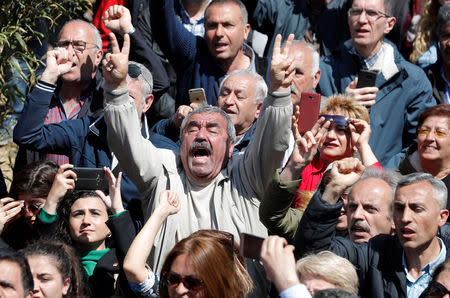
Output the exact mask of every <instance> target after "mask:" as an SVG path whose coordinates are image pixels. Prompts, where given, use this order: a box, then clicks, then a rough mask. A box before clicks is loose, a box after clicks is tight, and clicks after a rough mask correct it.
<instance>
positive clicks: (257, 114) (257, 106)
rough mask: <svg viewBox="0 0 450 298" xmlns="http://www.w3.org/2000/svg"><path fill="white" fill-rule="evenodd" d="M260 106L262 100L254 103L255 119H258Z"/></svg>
mask: <svg viewBox="0 0 450 298" xmlns="http://www.w3.org/2000/svg"><path fill="white" fill-rule="evenodd" d="M261 106H262V102H260V103H258V104H257V105H256V112H255V120H256V119H258V117H259V113H261Z"/></svg>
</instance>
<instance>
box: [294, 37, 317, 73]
mask: <svg viewBox="0 0 450 298" xmlns="http://www.w3.org/2000/svg"><path fill="white" fill-rule="evenodd" d="M292 45H303V46H305V47H307V48H308V49H310V50H311V55H312V69H311V76H312V77H313V78H314V76H315V75H316V73H317V72H318V71H319V65H320V54H319V52H318V51H317V50H316V48H315V47H314V46H313V45H312V44H311V43H309V42H306V41H303V40H293V41H292Z"/></svg>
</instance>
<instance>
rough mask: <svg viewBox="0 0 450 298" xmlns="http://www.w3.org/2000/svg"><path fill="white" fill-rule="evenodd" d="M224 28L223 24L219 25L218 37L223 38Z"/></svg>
mask: <svg viewBox="0 0 450 298" xmlns="http://www.w3.org/2000/svg"><path fill="white" fill-rule="evenodd" d="M224 29H225V28H224V27H223V26H222V25H221V24H218V25H217V29H216V35H217V36H223V34H224Z"/></svg>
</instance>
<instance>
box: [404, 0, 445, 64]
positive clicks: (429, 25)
mask: <svg viewBox="0 0 450 298" xmlns="http://www.w3.org/2000/svg"><path fill="white" fill-rule="evenodd" d="M439 7H440V4H439V0H425V1H424V3H423V4H422V16H421V17H420V20H419V23H417V28H416V32H417V36H416V39H415V40H414V42H413V50H412V52H411V55H410V56H409V60H410V61H411V62H412V63H417V60H419V57H420V56H421V55H422V54H423V53H425V51H426V50H428V48H429V47H430V45H431V43H432V42H433V40H434V39H435V33H436V26H437V15H438V11H439Z"/></svg>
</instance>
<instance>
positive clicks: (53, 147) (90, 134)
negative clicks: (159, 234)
mask: <svg viewBox="0 0 450 298" xmlns="http://www.w3.org/2000/svg"><path fill="white" fill-rule="evenodd" d="M67 52H68V50H67V49H64V48H59V49H56V50H52V51H49V54H48V55H49V57H50V58H48V59H52V58H51V57H54V58H53V59H54V60H55V63H54V64H50V63H49V62H47V65H48V66H47V69H48V70H52V72H53V73H59V74H64V73H65V72H66V71H68V70H69V69H70V68H71V67H72V64H73V62H72V59H71V56H70V55H69V56H68V55H67ZM158 67H159V68H160V69H162V68H163V66H162V64H161V62H160V61H159V60H154V65H153V69H157V68H158ZM51 82H52V81H51V80H49V79H48V77H47V76H44V75H43V76H42V78H41V80H40V81H39V82H38V86H45V88H44V89H43V88H35V89H34V90H33V91H32V92H31V93H30V94H29V95H28V98H27V101H26V103H25V108H24V110H23V112H22V115H21V117H20V119H19V122H18V123H17V125H16V127H15V129H14V141H15V142H16V143H17V144H19V145H21V146H23V147H24V148H29V149H32V150H39V151H46V152H51V153H64V154H66V155H68V157H69V162H70V163H71V164H73V165H74V166H76V167H90V168H101V167H104V166H106V167H110V168H111V169H113V171H114V169H115V168H116V166H117V165H118V163H117V159H115V158H113V156H112V155H111V153H112V152H111V150H110V149H109V147H108V144H107V141H106V134H107V131H106V126H105V123H104V119H103V115H100V116H97V117H90V116H83V117H81V118H80V119H75V120H70V121H62V122H60V123H54V124H45V119H46V115H47V108H48V105H49V103H50V101H51V99H52V96H53V92H54V90H55V88H56V86H55V85H52V84H51ZM127 83H128V88H129V90H130V96H131V97H132V98H133V100H134V104H135V106H136V110H137V114H135V117H136V119H139V124H140V126H139V127H140V128H141V130H140V131H141V134H142V136H143V137H144V138H146V139H151V140H153V141H155V142H157V143H158V144H159V145H158V146H160V147H161V148H166V149H171V150H177V146H176V145H175V144H174V143H173V142H172V141H171V140H169V139H167V138H165V137H163V136H161V135H158V134H154V133H151V132H150V129H149V127H148V125H147V120H146V117H145V112H146V111H147V110H148V109H149V108H150V106H151V104H152V102H153V95H152V87H153V79H152V74H151V73H150V71H149V70H148V69H146V68H145V67H144V66H143V65H142V64H139V63H136V62H130V67H129V70H128V77H127ZM118 169H119V167H118V168H117V169H116V171H118ZM121 190H122V197H123V201H124V205H125V206H126V207H127V206H128V204H129V203H130V202H131V201H134V202H135V203H138V204H137V205H140V194H139V192H138V190H137V189H136V186H134V185H133V183H132V182H131V181H130V180H129V178H128V177H127V176H126V175H124V179H123V182H122V185H121ZM137 201H139V202H137ZM138 209H140V208H138Z"/></svg>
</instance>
